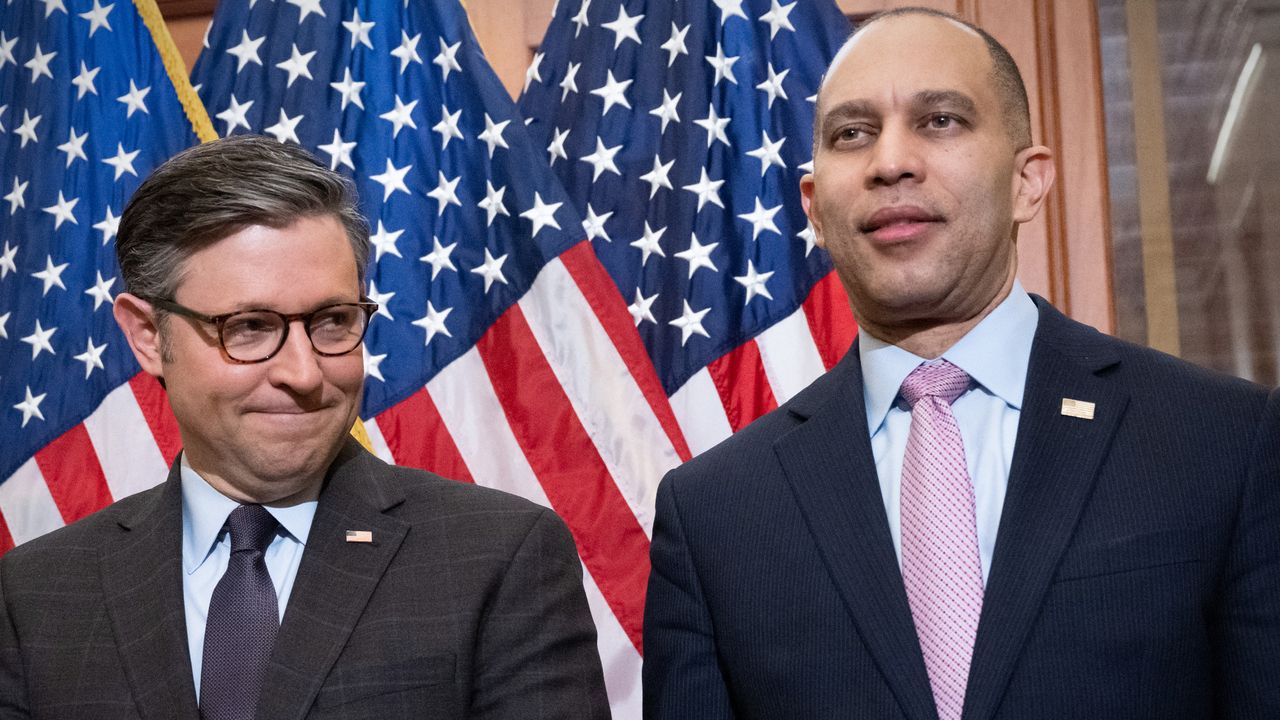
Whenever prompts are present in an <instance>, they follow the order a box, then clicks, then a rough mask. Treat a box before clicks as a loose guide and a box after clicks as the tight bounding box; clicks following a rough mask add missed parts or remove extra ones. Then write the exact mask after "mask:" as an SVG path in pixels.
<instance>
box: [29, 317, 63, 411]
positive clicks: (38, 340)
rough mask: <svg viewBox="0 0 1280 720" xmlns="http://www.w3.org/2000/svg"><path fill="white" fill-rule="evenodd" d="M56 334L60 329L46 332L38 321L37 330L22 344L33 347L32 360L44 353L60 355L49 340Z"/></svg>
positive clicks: (54, 328)
mask: <svg viewBox="0 0 1280 720" xmlns="http://www.w3.org/2000/svg"><path fill="white" fill-rule="evenodd" d="M56 332H58V328H56V327H51V328H49V329H48V330H46V329H44V328H43V327H41V326H40V321H39V320H36V329H35V330H34V331H33V332H32V333H31V334H30V335H28V336H26V337H24V338H22V342H24V343H26V344H28V345H30V346H31V359H32V360H35V359H36V358H38V357H40V353H42V352H48V353H49V354H50V355H57V354H58V353H56V352H54V350H53V345H52V344H51V343H50V342H49V338H51V337H53V334H54V333H56ZM42 419H43V418H42Z"/></svg>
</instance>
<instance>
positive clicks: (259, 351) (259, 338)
mask: <svg viewBox="0 0 1280 720" xmlns="http://www.w3.org/2000/svg"><path fill="white" fill-rule="evenodd" d="M142 299H143V300H146V301H147V302H149V303H151V304H152V305H154V306H156V307H158V308H160V309H162V310H167V311H169V312H171V313H174V314H175V315H182V316H183V317H189V318H191V319H193V320H199V321H200V322H204V323H208V324H210V325H213V326H216V327H217V329H218V344H219V345H221V346H222V352H223V353H224V354H225V355H226V356H227V359H228V360H231V361H232V362H236V363H240V364H245V365H247V364H251V363H260V362H265V361H267V360H270V359H271V358H273V357H275V355H276V353H278V352H280V348H282V347H284V343H285V340H288V339H289V326H290V325H291V324H292V323H293V321H294V320H301V321H302V327H303V328H305V329H306V332H307V338H308V339H310V340H311V347H312V349H314V350H315V352H316V354H317V355H323V356H325V357H334V356H336V355H345V354H347V353H349V352H351V351H352V350H355V349H356V348H357V347H359V346H360V341H361V340H363V339H364V333H365V331H366V330H368V329H369V319H370V318H371V317H372V316H373V314H374V313H375V312H377V310H378V303H376V302H370V301H368V300H362V301H360V302H354V303H337V304H334V305H326V306H324V307H322V308H319V309H317V310H312V311H311V312H306V313H293V314H292V315H286V314H284V313H279V312H276V311H275V310H241V311H238V312H232V313H224V314H222V315H205V314H204V313H202V312H196V311H195V310H192V309H191V308H189V307H185V306H183V305H179V304H178V303H176V302H174V301H172V300H165V299H164V298H151V297H144V298H142Z"/></svg>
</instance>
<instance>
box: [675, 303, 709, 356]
mask: <svg viewBox="0 0 1280 720" xmlns="http://www.w3.org/2000/svg"><path fill="white" fill-rule="evenodd" d="M709 312H711V308H709V307H708V308H703V309H702V310H698V311H697V312H694V310H693V308H691V307H689V301H688V300H685V301H684V312H683V313H681V315H680V317H678V318H676V319H675V320H671V321H669V324H671V325H674V326H675V327H677V328H680V345H682V346H683V345H686V344H688V342H689V338H691V337H693V336H694V335H701V336H702V337H705V338H709V337H711V334H710V333H708V332H707V330H706V328H704V327H702V319H703V318H705V317H706V316H707V313H709Z"/></svg>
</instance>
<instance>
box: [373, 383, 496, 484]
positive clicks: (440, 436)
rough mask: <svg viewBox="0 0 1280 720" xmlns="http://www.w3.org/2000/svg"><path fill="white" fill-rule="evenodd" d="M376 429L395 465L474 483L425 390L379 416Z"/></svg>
mask: <svg viewBox="0 0 1280 720" xmlns="http://www.w3.org/2000/svg"><path fill="white" fill-rule="evenodd" d="M378 429H379V430H381V431H382V437H384V438H386V440H387V447H389V448H391V455H392V457H394V458H395V460H396V464H397V465H407V466H409V467H416V468H422V469H423V470H430V471H431V472H433V473H437V474H439V475H443V476H444V477H447V478H451V479H453V480H461V481H463V482H474V480H473V479H472V478H471V471H470V470H468V469H467V464H466V462H464V461H463V459H462V453H460V452H458V446H457V445H456V444H454V442H453V436H452V435H450V434H449V428H447V427H445V424H444V420H443V419H441V417H440V411H439V410H437V409H436V404H435V401H433V400H432V399H431V395H429V394H428V393H427V391H426V390H425V389H423V390H419V391H418V392H416V393H414V394H412V395H410V396H409V397H408V398H406V399H404V400H403V401H401V402H398V403H396V404H395V405H393V406H392V407H389V408H387V409H386V410H383V411H382V413H381V414H379V415H378Z"/></svg>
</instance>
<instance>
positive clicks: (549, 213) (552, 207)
mask: <svg viewBox="0 0 1280 720" xmlns="http://www.w3.org/2000/svg"><path fill="white" fill-rule="evenodd" d="M563 204H564V203H558V202H555V203H546V202H543V201H542V194H541V193H536V192H535V193H534V194H533V207H531V208H529V209H528V210H525V211H524V212H522V213H520V217H522V218H527V219H528V220H529V221H530V222H532V223H533V232H532V233H530V235H531V236H532V235H537V234H538V233H539V232H540V231H541V230H542V228H544V227H548V226H550V227H553V228H555V229H556V230H559V229H560V223H559V222H556V210H559V209H560V206H561V205H563Z"/></svg>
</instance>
